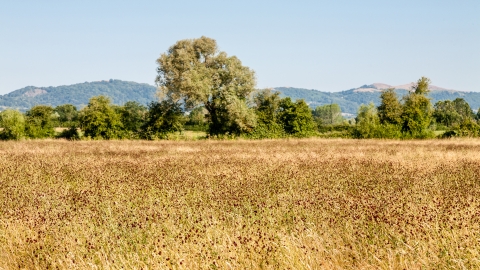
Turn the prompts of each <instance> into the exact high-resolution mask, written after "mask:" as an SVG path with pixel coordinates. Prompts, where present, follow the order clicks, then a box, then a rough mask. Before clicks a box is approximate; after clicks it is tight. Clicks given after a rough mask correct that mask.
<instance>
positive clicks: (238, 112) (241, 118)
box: [156, 36, 256, 135]
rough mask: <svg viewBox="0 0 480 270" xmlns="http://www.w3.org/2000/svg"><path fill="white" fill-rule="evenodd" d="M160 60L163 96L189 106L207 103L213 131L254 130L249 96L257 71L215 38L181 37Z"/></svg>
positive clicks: (161, 91)
mask: <svg viewBox="0 0 480 270" xmlns="http://www.w3.org/2000/svg"><path fill="white" fill-rule="evenodd" d="M157 63H158V65H159V66H158V68H157V72H158V76H157V78H156V83H157V85H158V87H159V96H160V98H164V99H165V98H166V99H171V100H173V102H179V101H182V102H183V104H184V106H185V108H187V109H188V108H194V107H196V106H198V105H203V106H204V107H205V109H206V110H207V111H208V115H207V117H208V120H209V133H210V134H211V135H216V134H224V133H235V134H240V133H244V132H250V131H252V130H253V128H254V127H255V124H256V121H255V115H254V112H253V111H252V110H251V109H250V108H248V106H247V97H248V96H249V95H250V93H252V92H253V91H254V87H255V73H254V72H253V70H251V69H249V68H248V67H245V66H243V65H242V63H241V61H240V60H239V59H238V58H237V57H235V56H228V55H227V54H226V53H225V52H222V51H219V49H218V46H217V43H216V41H215V40H214V39H211V38H208V37H203V36H202V37H201V38H198V39H184V40H180V41H178V42H177V43H175V44H174V45H173V46H172V47H170V48H169V49H168V51H167V53H164V54H162V55H161V56H160V58H158V59H157Z"/></svg>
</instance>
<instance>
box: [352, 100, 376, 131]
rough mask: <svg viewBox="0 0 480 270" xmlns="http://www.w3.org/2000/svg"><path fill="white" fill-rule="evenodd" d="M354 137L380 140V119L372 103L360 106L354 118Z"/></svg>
mask: <svg viewBox="0 0 480 270" xmlns="http://www.w3.org/2000/svg"><path fill="white" fill-rule="evenodd" d="M355 120H356V126H355V131H354V137H356V138H381V137H382V134H381V131H380V119H379V117H378V112H377V109H376V108H375V105H374V104H373V103H370V104H368V105H364V104H362V105H360V108H358V113H357V117H356V119H355Z"/></svg>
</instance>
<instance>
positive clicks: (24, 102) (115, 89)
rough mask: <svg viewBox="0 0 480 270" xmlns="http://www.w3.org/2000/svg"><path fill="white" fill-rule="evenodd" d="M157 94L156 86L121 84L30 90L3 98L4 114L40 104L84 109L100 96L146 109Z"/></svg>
mask: <svg viewBox="0 0 480 270" xmlns="http://www.w3.org/2000/svg"><path fill="white" fill-rule="evenodd" d="M155 92H156V87H155V86H152V85H149V84H145V83H136V82H126V81H121V80H109V81H98V82H85V83H78V84H73V85H63V86H57V87H51V86H50V87H36V86H27V87H25V88H22V89H19V90H15V91H13V92H11V93H8V94H6V95H0V110H3V109H5V108H15V109H19V110H21V111H25V110H28V109H30V108H31V107H32V106H34V105H38V104H45V105H51V106H57V105H61V104H66V103H70V104H73V105H75V106H77V108H78V109H80V108H82V107H83V106H85V105H87V104H88V100H89V99H90V98H91V97H93V96H98V95H105V96H108V97H110V98H111V99H112V102H113V103H114V104H118V105H121V104H124V103H125V102H127V101H130V100H134V101H138V102H140V103H142V104H145V105H146V104H148V103H149V102H150V101H153V100H155V99H156V97H155Z"/></svg>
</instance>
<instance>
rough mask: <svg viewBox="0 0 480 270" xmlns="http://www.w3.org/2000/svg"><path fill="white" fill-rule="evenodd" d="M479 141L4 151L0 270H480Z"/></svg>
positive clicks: (100, 144)
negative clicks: (24, 269) (22, 269)
mask: <svg viewBox="0 0 480 270" xmlns="http://www.w3.org/2000/svg"><path fill="white" fill-rule="evenodd" d="M479 226H480V140H468V139H463V140H431V141H388V140H387V141H380V140H379V141H376V140H322V139H305V140H265V141H242V140H240V141H210V140H203V141H183V142H176V141H156V142H147V141H78V142H69V141H62V140H44V141H23V142H0V269H19V268H26V269H49V268H51V269H55V268H60V269H75V268H81V269H85V268H86V269H97V268H99V269H170V268H171V269H217V268H218V269H259V268H263V269H352V268H355V269H445V268H446V269H462V268H463V269H472V268H480V227H479Z"/></svg>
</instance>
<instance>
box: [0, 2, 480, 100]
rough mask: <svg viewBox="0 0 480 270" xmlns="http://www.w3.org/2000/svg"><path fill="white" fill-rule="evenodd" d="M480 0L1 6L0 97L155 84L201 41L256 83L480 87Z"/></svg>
mask: <svg viewBox="0 0 480 270" xmlns="http://www.w3.org/2000/svg"><path fill="white" fill-rule="evenodd" d="M479 14H480V1H479V0H456V1H451V0H449V1H445V0H435V1H434V0H415V1H414V0H389V1H385V0H378V1H375V0H363V1H358V0H336V1H323V0H316V1H282V0H276V1H269V0H264V1H259V0H257V1H250V0H242V1H225V0H223V1H220V0H217V1H214V0H203V1H198V0H196V1H183V0H178V1H158V0H157V1H146V0H136V1H122V0H115V1H113V0H95V1H90V0H82V1H65V0H62V1H53V0H51V1H50V0H44V1H38V0H35V1H31V0H22V1H10V0H0V36H1V37H2V38H1V40H0V94H6V93H9V92H11V91H14V90H17V89H20V88H23V87H25V86H30V85H33V86H37V87H47V86H59V85H69V84H74V83H83V82H86V81H88V82H90V81H99V80H109V79H119V80H125V81H135V82H139V83H148V84H151V85H154V80H155V76H156V75H157V73H156V68H157V64H156V59H157V58H158V57H159V56H160V55H161V54H162V53H165V52H166V51H167V50H168V48H169V47H170V46H172V45H173V44H174V43H175V42H176V41H178V40H181V39H193V38H199V37H201V36H207V37H210V38H213V39H215V40H216V41H217V44H218V46H219V48H220V50H221V51H225V52H226V53H227V54H228V55H235V56H237V57H238V58H239V59H240V60H241V61H242V63H243V64H244V65H246V66H248V67H250V68H251V69H253V70H255V72H256V77H257V87H258V88H267V87H280V86H286V87H298V88H307V89H317V90H321V91H330V92H336V91H342V90H347V89H351V88H355V87H359V86H361V85H364V84H371V83H386V84H390V85H400V84H405V83H410V82H413V81H416V80H418V79H419V78H420V77H421V76H426V77H428V78H430V79H431V81H432V84H434V85H436V86H440V87H444V88H448V89H456V90H461V91H478V92H480V15H479Z"/></svg>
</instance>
